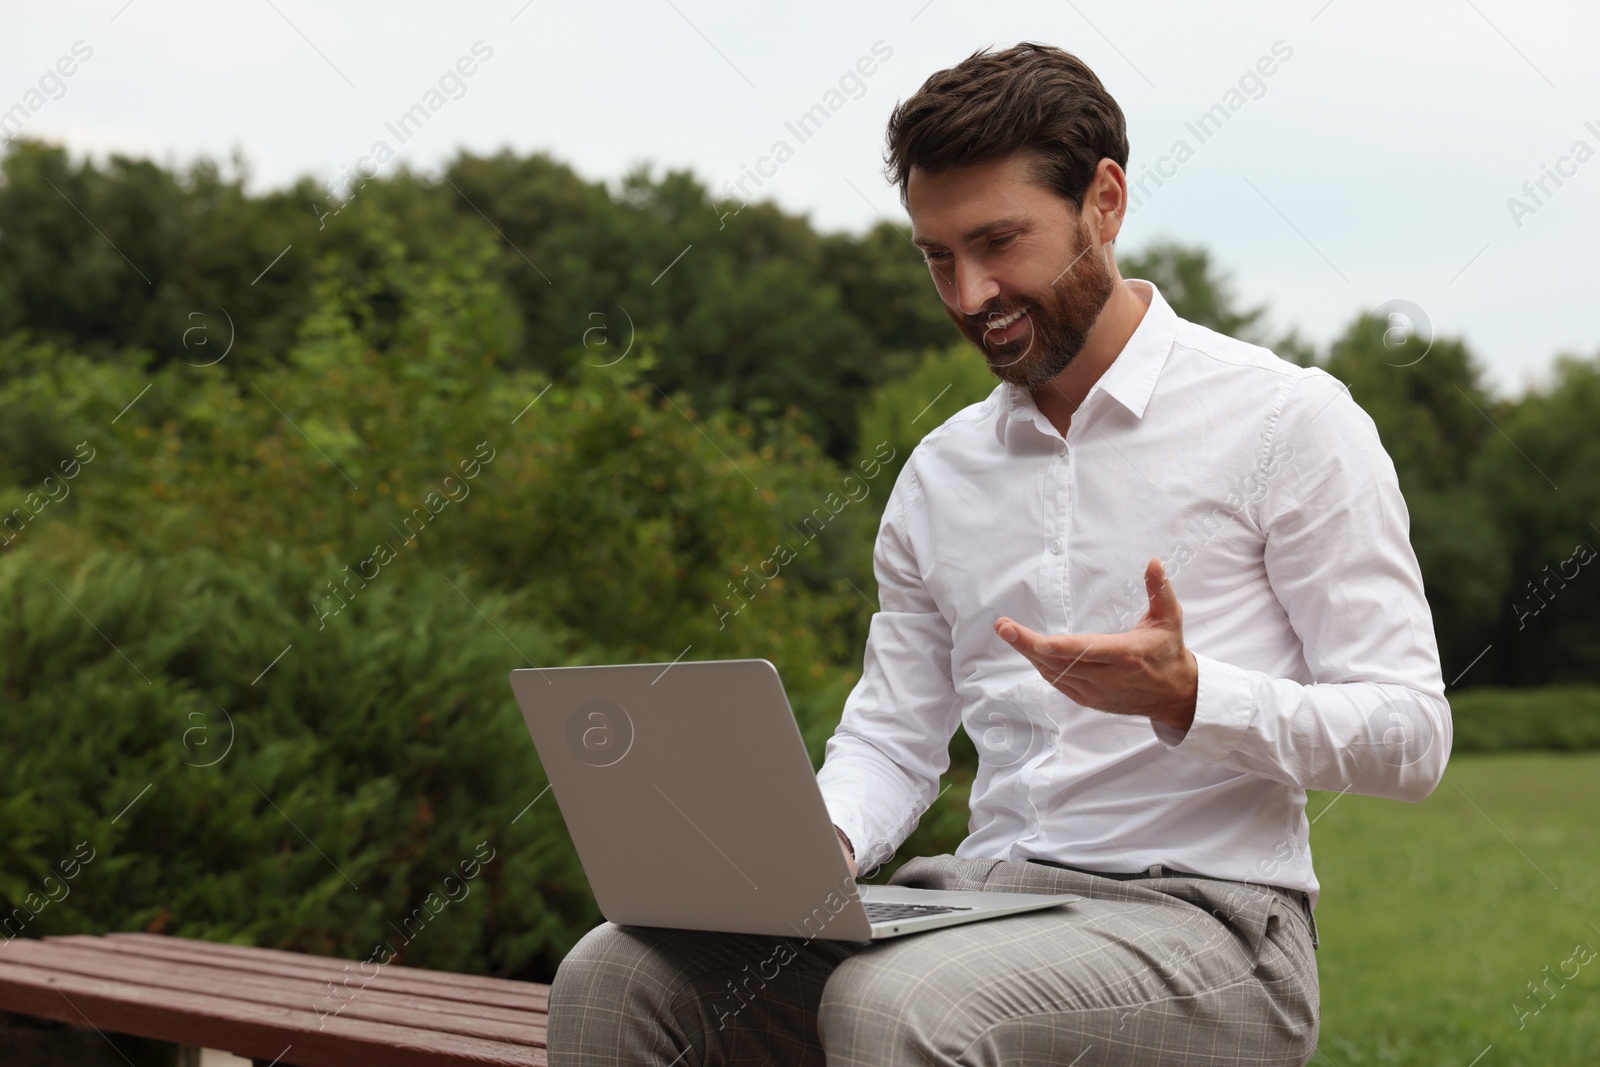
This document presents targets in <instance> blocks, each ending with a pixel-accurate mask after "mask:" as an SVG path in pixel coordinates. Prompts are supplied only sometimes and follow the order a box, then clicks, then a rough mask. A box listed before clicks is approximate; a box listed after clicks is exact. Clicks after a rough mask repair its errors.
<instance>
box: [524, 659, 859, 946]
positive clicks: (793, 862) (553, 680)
mask: <svg viewBox="0 0 1600 1067" xmlns="http://www.w3.org/2000/svg"><path fill="white" fill-rule="evenodd" d="M511 688H512V691H513V692H514V693H515V694H516V697H517V703H518V705H519V706H520V707H521V709H522V716H523V718H524V719H525V720H526V721H527V724H528V731H529V733H531V734H532V735H533V741H534V745H535V747H536V748H537V749H538V752H539V759H540V761H541V762H542V763H543V765H544V770H545V774H546V775H547V776H548V777H549V780H550V785H551V791H552V792H553V793H554V794H555V800H556V804H557V805H558V806H559V807H560V809H561V815H562V817H563V818H564V819H565V820H566V823H567V829H568V831H569V832H570V833H571V835H572V842H573V845H574V846H575V847H576V848H577V850H578V858H579V859H580V860H581V861H582V862H583V869H584V872H585V873H586V874H587V875H588V877H589V885H590V888H591V889H592V890H593V891H594V895H595V900H596V901H597V902H598V904H599V906H600V911H601V914H603V915H604V916H605V917H606V918H607V919H609V920H611V921H612V922H615V923H623V924H634V925H641V926H666V927H674V928H680V929H692V930H721V931H727V932H732V933H753V934H768V935H772V936H798V937H805V938H811V937H824V938H829V939H833V938H843V939H849V940H862V941H864V940H867V939H868V938H870V937H871V936H872V933H871V927H870V925H869V924H868V922H867V917H866V912H865V909H863V907H862V906H861V904H860V903H859V900H858V898H857V894H856V888H855V880H854V879H853V878H852V877H851V875H850V868H849V867H848V865H847V864H846V863H845V859H844V856H843V855H842V854H841V853H840V851H839V840H838V837H837V836H836V835H835V834H834V832H833V823H832V820H831V819H830V818H829V816H828V811H827V807H826V805H825V804H824V803H823V800H822V793H821V790H820V789H818V787H817V780H816V773H815V771H814V770H813V769H812V767H811V760H810V758H809V757H808V756H807V754H806V750H805V743H804V741H802V739H801V737H800V730H799V727H798V725H797V724H796V723H795V720H794V713H793V712H792V711H791V709H790V707H789V701H788V698H787V697H786V696H785V695H784V691H783V684H782V682H781V681H780V680H779V678H778V672H777V669H776V668H775V667H773V665H772V664H771V663H769V662H767V661H766V660H764V659H739V660H704V661H698V662H679V663H675V664H667V663H633V664H621V665H616V666H593V667H548V668H535V669H519V670H514V671H512V672H511Z"/></svg>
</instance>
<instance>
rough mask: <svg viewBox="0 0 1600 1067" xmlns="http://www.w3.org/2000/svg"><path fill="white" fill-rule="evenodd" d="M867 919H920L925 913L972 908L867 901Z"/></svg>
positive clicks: (876, 920) (941, 913)
mask: <svg viewBox="0 0 1600 1067" xmlns="http://www.w3.org/2000/svg"><path fill="white" fill-rule="evenodd" d="M864 906H865V907H866V909H867V921H868V922H874V923H882V922H893V921H895V920H896V919H920V918H922V917H923V916H924V915H943V914H944V913H945V912H948V911H971V910H972V909H971V908H959V907H953V906H947V905H944V904H893V903H890V902H888V901H882V900H874V901H865V902H864Z"/></svg>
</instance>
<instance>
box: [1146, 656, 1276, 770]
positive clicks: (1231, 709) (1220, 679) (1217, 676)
mask: <svg viewBox="0 0 1600 1067" xmlns="http://www.w3.org/2000/svg"><path fill="white" fill-rule="evenodd" d="M1191 651H1193V650H1192V649H1191ZM1194 662H1195V667H1196V669H1197V671H1198V674H1199V684H1198V687H1197V691H1196V693H1195V702H1194V722H1192V723H1190V724H1189V729H1188V730H1187V731H1184V730H1178V729H1174V728H1173V727H1171V726H1167V725H1164V724H1162V723H1158V722H1156V721H1155V720H1154V719H1151V720H1150V726H1151V728H1152V729H1153V730H1154V731H1155V735H1156V738H1157V739H1158V740H1159V741H1160V742H1161V743H1162V744H1164V745H1166V746H1167V747H1168V748H1170V749H1172V750H1173V751H1175V752H1181V753H1183V754H1184V755H1186V756H1193V757H1194V758H1195V759H1201V760H1207V761H1209V762H1212V763H1216V762H1220V761H1222V760H1225V759H1227V758H1228V757H1229V756H1231V755H1233V754H1234V753H1235V752H1237V751H1238V750H1239V747H1240V745H1241V744H1242V743H1243V741H1244V738H1245V734H1247V733H1248V732H1249V730H1250V723H1251V722H1252V720H1253V719H1254V718H1255V688H1254V685H1253V684H1252V676H1253V672H1251V671H1247V670H1244V669H1243V668H1241V667H1235V666H1233V665H1232V664H1228V663H1223V662H1221V661H1220V660H1214V659H1211V658H1210V657H1208V656H1202V655H1200V654H1199V653H1198V652H1196V653H1195V654H1194Z"/></svg>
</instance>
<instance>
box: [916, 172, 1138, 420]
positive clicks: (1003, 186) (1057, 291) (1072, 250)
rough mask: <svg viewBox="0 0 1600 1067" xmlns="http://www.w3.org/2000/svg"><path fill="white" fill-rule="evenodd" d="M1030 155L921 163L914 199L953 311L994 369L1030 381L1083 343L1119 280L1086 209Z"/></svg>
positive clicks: (942, 293)
mask: <svg viewBox="0 0 1600 1067" xmlns="http://www.w3.org/2000/svg"><path fill="white" fill-rule="evenodd" d="M1027 163H1028V160H1027V158H1026V157H1025V156H1023V155H1021V154H1017V155H1012V156H1009V157H1007V158H1005V159H1002V160H998V161H996V162H993V163H983V164H978V165H976V166H971V167H961V168H957V169H954V170H948V171H942V172H940V173H937V174H930V173H927V172H924V171H922V170H920V169H918V168H913V169H912V171H911V175H910V177H909V179H908V180H907V182H906V200H907V204H908V206H909V208H910V211H911V224H912V229H913V231H914V233H913V240H914V241H915V242H916V244H917V246H918V247H919V248H921V249H922V250H923V252H924V254H925V256H926V257H927V261H928V270H929V273H931V274H932V275H933V282H934V285H935V287H936V288H937V289H938V290H939V298H940V299H941V300H942V301H944V308H945V313H946V314H948V315H949V316H950V319H951V321H952V322H954V323H955V324H956V327H957V329H959V330H960V331H961V333H962V334H963V336H965V337H966V338H967V340H969V341H971V342H972V343H973V344H974V345H976V346H977V347H978V350H979V351H981V352H982V353H983V354H984V357H985V358H986V359H987V360H988V361H989V369H990V370H991V371H993V372H994V374H995V376H996V377H998V378H1000V379H1001V380H1003V381H1008V382H1011V383H1013V384H1015V385H1020V386H1024V387H1029V388H1031V387H1033V386H1037V385H1042V384H1043V383H1045V382H1047V381H1049V380H1050V379H1052V378H1054V377H1055V376H1056V375H1057V374H1060V373H1061V371H1062V370H1063V369H1065V368H1066V366H1067V364H1068V363H1071V362H1072V359H1073V357H1074V356H1076V355H1077V354H1078V352H1079V351H1080V350H1081V349H1082V348H1083V344H1084V341H1085V340H1086V339H1087V338H1088V335H1089V330H1090V328H1092V327H1093V326H1094V323H1095V320H1096V319H1097V318H1098V317H1099V315H1100V309H1101V308H1102V307H1104V306H1105V303H1106V300H1107V299H1108V298H1109V297H1110V296H1111V289H1112V285H1113V280H1112V277H1111V273H1110V271H1109V270H1108V269H1107V267H1106V262H1105V259H1104V256H1103V253H1102V252H1101V249H1100V247H1099V245H1098V244H1097V243H1096V242H1095V241H1094V240H1093V239H1092V237H1091V235H1090V232H1089V227H1088V225H1087V224H1086V223H1084V222H1083V221H1082V219H1081V216H1080V214H1079V212H1078V210H1077V209H1076V208H1075V207H1074V206H1073V205H1072V203H1071V201H1068V200H1064V199H1062V198H1061V197H1060V196H1058V195H1057V194H1056V193H1055V192H1054V191H1052V190H1050V189H1048V188H1046V187H1045V186H1043V185H1041V184H1039V183H1038V182H1036V181H1035V180H1033V178H1032V177H1031V175H1030V172H1029V170H1028V166H1027Z"/></svg>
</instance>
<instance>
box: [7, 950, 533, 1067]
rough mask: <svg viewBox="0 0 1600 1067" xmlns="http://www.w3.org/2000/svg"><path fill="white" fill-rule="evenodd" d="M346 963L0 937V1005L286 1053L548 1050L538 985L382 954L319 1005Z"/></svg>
mask: <svg viewBox="0 0 1600 1067" xmlns="http://www.w3.org/2000/svg"><path fill="white" fill-rule="evenodd" d="M215 949H226V950H227V951H224V952H217V951H213V950H215ZM256 953H261V956H260V957H259V958H257V957H256V955H255V954H256ZM300 964H307V965H304V966H301V965H300ZM345 966H346V963H345V961H342V960H331V959H327V958H326V957H313V956H299V955H298V954H296V953H286V952H280V951H278V950H271V949H251V948H248V947H246V946H238V945H227V946H221V945H216V944H214V943H210V942H198V941H193V940H189V939H185V938H169V937H162V936H160V935H117V936H113V937H108V938H92V937H81V936H79V937H69V938H47V939H45V940H43V941H38V940H31V939H18V940H16V941H12V942H7V943H5V944H4V945H0V1010H6V1011H12V1012H17V1013H19V1014H24V1015H32V1016H36V1017H39V1018H45V1019H54V1020H57V1021H60V1022H65V1023H69V1024H73V1025H77V1026H84V1025H92V1026H94V1027H97V1028H98V1029H100V1030H103V1031H111V1032H114V1033H125V1034H133V1035H135V1036H139V1037H148V1038H154V1039H156V1040H162V1041H171V1042H175V1043H178V1044H183V1045H199V1046H204V1047H207V1048H218V1049H224V1050H227V1051H229V1052H233V1053H234V1054H236V1055H240V1056H244V1057H246V1058H250V1059H255V1060H259V1061H261V1062H264V1063H265V1062H271V1061H273V1060H274V1059H278V1062H279V1063H280V1065H284V1067H287V1065H289V1064H293V1065H295V1067H347V1065H348V1067H365V1065H379V1064H381V1065H385V1067H388V1065H393V1067H446V1065H452V1064H454V1065H476V1064H482V1065H485V1067H513V1065H530V1067H545V1065H547V1063H548V1060H547V1059H546V1056H545V1051H544V1047H543V1045H544V1024H545V1021H546V1018H545V1014H544V1013H545V1011H546V1010H547V1008H548V1003H549V1001H548V987H544V986H538V985H536V984H534V983H522V982H512V981H507V980H505V979H493V978H483V977H482V976H477V975H459V976H458V975H444V974H442V973H441V972H430V971H422V970H419V969H417V968H397V967H384V968H383V972H382V973H381V974H380V976H379V978H377V979H374V980H372V981H371V982H370V983H369V984H368V985H367V986H366V987H365V988H364V989H361V990H360V991H359V992H357V991H355V990H352V993H353V995H354V999H353V1000H351V1001H349V1002H348V1003H346V1005H345V1007H344V1009H343V1011H342V1012H340V1013H339V1014H338V1015H333V1014H331V1013H330V1014H326V1015H319V1014H318V1012H317V1011H316V1010H314V1009H313V1007H312V1003H311V1001H310V999H309V998H308V996H307V993H306V991H307V990H308V989H311V988H320V989H322V990H323V991H324V992H325V991H326V983H327V982H328V981H329V980H330V979H332V978H333V977H334V976H339V977H340V978H343V977H344V976H345V974H346V972H345V970H344V968H345ZM263 968H266V969H263ZM368 969H369V971H370V967H369V968H368ZM391 970H393V971H395V972H397V974H396V975H393V976H391V975H390V974H389V973H388V972H390V971H391ZM278 972H287V973H278ZM424 975H426V976H429V977H427V978H423V977H421V976H424ZM379 982H386V986H387V987H386V988H382V989H380V988H378V983H379ZM523 987H526V988H523ZM489 1000H493V1001H498V1003H490V1002H488V1001H489ZM474 1021H475V1023H476V1025H473V1023H474ZM279 1057H281V1059H279Z"/></svg>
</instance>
